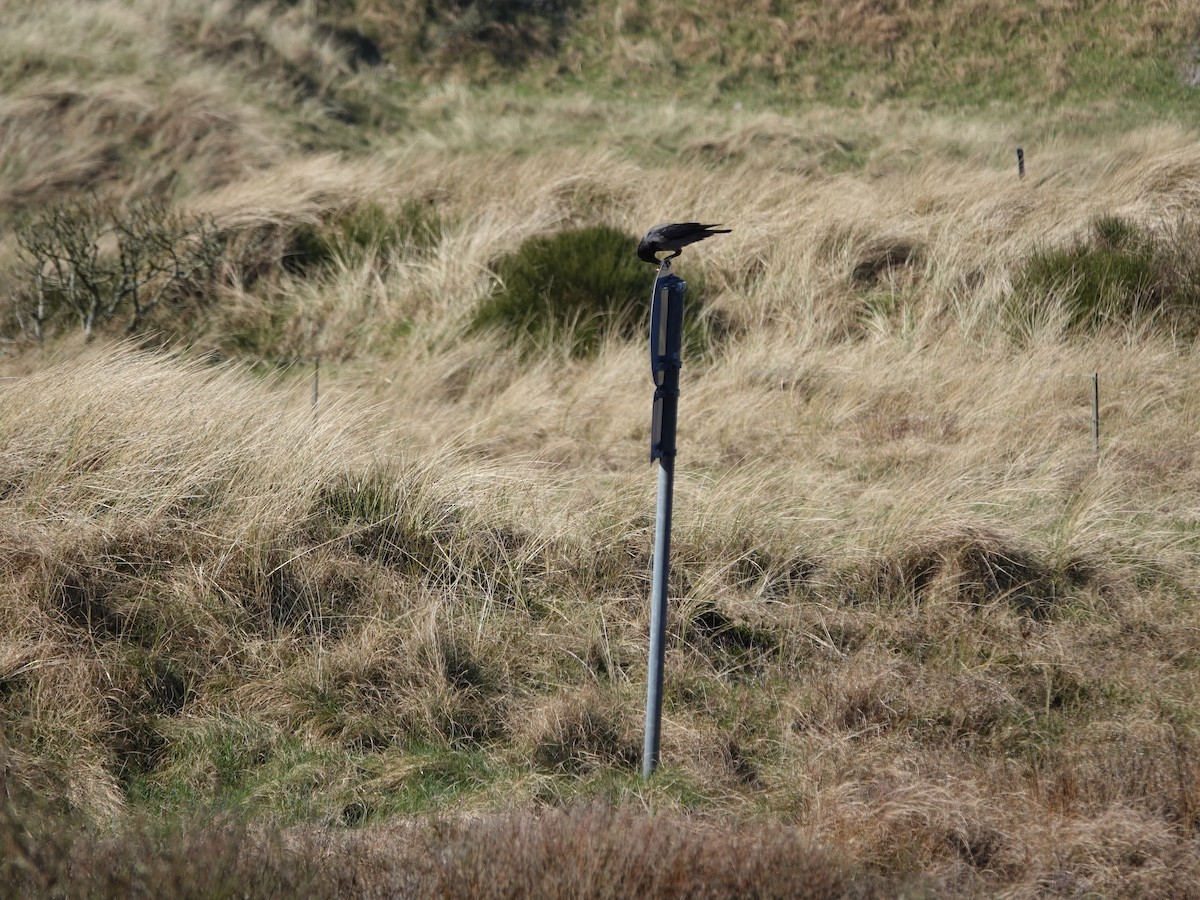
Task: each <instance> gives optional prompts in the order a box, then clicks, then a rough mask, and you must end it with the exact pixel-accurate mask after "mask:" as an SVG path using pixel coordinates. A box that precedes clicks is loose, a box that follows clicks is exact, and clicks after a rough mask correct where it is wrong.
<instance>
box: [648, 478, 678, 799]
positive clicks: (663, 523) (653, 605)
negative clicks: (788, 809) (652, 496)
mask: <svg viewBox="0 0 1200 900" xmlns="http://www.w3.org/2000/svg"><path fill="white" fill-rule="evenodd" d="M674 488H675V458H674V457H673V456H672V457H663V458H662V459H660V460H659V461H658V509H657V512H656V514H655V515H656V518H655V523H654V586H653V589H652V595H651V598H650V662H649V666H648V667H647V674H648V678H647V680H646V737H645V740H644V742H643V743H642V778H644V779H645V778H649V777H650V776H651V775H653V774H654V770H655V769H656V768H657V767H658V758H659V745H660V742H661V735H662V683H663V664H664V662H665V660H666V644H667V584H668V581H669V569H670V566H669V565H668V561H669V559H670V556H671V506H672V497H673V493H674Z"/></svg>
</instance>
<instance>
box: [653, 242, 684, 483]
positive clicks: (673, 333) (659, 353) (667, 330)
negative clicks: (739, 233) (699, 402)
mask: <svg viewBox="0 0 1200 900" xmlns="http://www.w3.org/2000/svg"><path fill="white" fill-rule="evenodd" d="M686 290H687V282H686V281H684V280H683V279H682V278H680V277H679V276H677V275H673V274H672V273H671V265H670V263H666V262H664V263H663V264H662V267H661V268H660V269H659V271H658V278H657V279H655V282H654V297H653V299H652V301H651V305H650V374H651V376H652V377H653V378H654V388H655V390H654V406H653V408H652V412H651V420H650V459H651V461H653V460H656V459H662V458H663V457H665V456H670V457H673V456H674V455H675V423H676V419H677V415H678V407H679V370H680V368H681V367H682V365H683V360H682V358H681V355H680V354H681V350H682V345H683V295H684V292H685V291H686Z"/></svg>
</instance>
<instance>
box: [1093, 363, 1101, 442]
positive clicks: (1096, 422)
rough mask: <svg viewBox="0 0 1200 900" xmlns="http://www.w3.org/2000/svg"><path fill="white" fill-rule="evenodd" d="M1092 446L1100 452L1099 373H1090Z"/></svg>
mask: <svg viewBox="0 0 1200 900" xmlns="http://www.w3.org/2000/svg"><path fill="white" fill-rule="evenodd" d="M1092 448H1093V449H1094V450H1095V451H1096V452H1097V453H1099V452H1100V373H1099V372H1093V373H1092Z"/></svg>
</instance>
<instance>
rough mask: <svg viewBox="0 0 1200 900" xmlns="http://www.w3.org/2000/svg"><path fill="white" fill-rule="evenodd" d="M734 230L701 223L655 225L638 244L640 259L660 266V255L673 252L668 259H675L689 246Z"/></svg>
mask: <svg viewBox="0 0 1200 900" xmlns="http://www.w3.org/2000/svg"><path fill="white" fill-rule="evenodd" d="M731 230H732V229H730V228H720V227H719V226H718V224H713V225H701V224H700V223H699V222H675V223H673V224H670V223H664V224H662V225H655V226H654V227H653V228H651V229H650V230H649V231H647V232H646V236H645V237H644V238H642V242H641V243H640V244H638V259H641V260H643V261H645V262H648V263H654V264H655V265H657V264H658V262H659V259H658V254H659V253H664V252H666V251H667V250H670V251H672V253H671V255H670V256H668V257H666V258H667V259H674V258H675V257H676V256H678V255H679V254H680V252H682V250H683V248H684V247H686V246H687V245H688V244H694V243H696V241H702V240H704V239H705V238H706V237H712V236H713V235H714V234H729V232H730V231H731Z"/></svg>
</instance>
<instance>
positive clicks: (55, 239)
mask: <svg viewBox="0 0 1200 900" xmlns="http://www.w3.org/2000/svg"><path fill="white" fill-rule="evenodd" d="M16 232H17V234H16V237H17V253H18V257H19V263H18V266H17V269H16V276H17V280H18V282H19V288H18V290H17V292H16V295H15V296H14V298H13V316H14V319H15V321H16V324H17V327H18V328H19V329H20V330H21V332H23V333H24V334H27V335H29V336H31V337H34V338H36V339H38V340H41V339H42V338H43V337H44V335H45V333H46V331H47V329H48V328H50V327H51V326H53V325H54V324H57V323H58V322H60V321H61V320H62V319H70V318H72V317H74V318H77V319H78V321H79V324H80V327H81V328H82V329H83V332H84V334H85V335H87V336H88V337H89V338H90V337H91V336H92V333H93V331H94V330H95V329H96V328H97V327H102V326H104V325H105V324H107V323H109V322H112V321H114V320H124V321H125V322H126V330H127V331H129V332H133V331H135V330H137V329H138V328H139V327H140V326H141V325H143V324H144V323H145V322H146V321H147V319H148V318H149V317H150V315H151V314H152V313H154V312H155V311H156V310H158V309H159V308H160V307H164V308H171V307H176V308H178V307H182V306H188V305H194V304H197V303H200V302H202V301H203V300H204V299H205V298H206V297H207V296H208V294H209V292H210V290H211V288H212V286H213V281H214V278H215V275H216V272H217V267H218V265H219V264H220V263H221V261H222V259H223V257H224V254H225V243H226V241H225V236H224V235H223V234H222V233H221V232H220V230H219V229H218V228H217V227H216V224H215V223H214V222H213V221H212V219H211V218H206V217H202V216H201V217H193V216H186V215H184V214H182V213H180V212H177V211H175V210H172V209H171V208H170V207H168V206H167V205H166V204H165V203H163V202H161V201H154V200H146V201H137V202H134V203H131V204H115V203H110V202H107V201H103V200H100V199H98V198H96V197H86V198H83V199H79V200H71V201H68V202H66V203H62V204H57V205H55V206H52V207H50V208H49V209H47V210H46V211H45V212H43V213H41V214H40V215H38V216H34V217H31V218H28V219H26V220H25V221H23V222H21V223H20V224H19V225H18V226H17V229H16Z"/></svg>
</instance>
